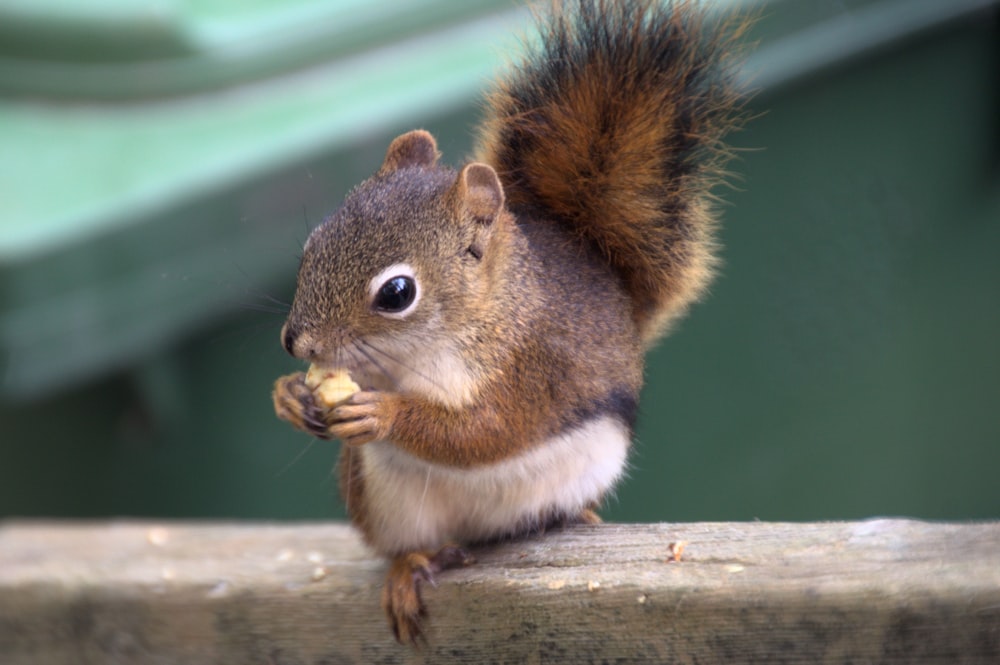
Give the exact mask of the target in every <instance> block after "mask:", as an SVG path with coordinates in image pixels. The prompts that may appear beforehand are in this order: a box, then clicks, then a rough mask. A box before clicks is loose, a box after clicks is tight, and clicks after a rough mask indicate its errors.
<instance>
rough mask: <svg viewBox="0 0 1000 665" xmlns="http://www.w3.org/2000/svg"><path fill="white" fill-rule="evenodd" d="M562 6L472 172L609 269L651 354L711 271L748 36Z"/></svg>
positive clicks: (630, 5) (622, 10) (677, 15)
mask: <svg viewBox="0 0 1000 665" xmlns="http://www.w3.org/2000/svg"><path fill="white" fill-rule="evenodd" d="M567 4H568V5H569V6H567V7H562V6H557V7H555V8H554V9H553V12H554V14H553V16H552V17H551V18H550V19H549V20H547V21H545V22H544V23H541V25H542V31H543V34H542V39H541V40H540V42H539V44H538V45H537V46H535V47H534V49H533V50H529V53H528V55H527V56H526V58H525V60H524V61H523V62H522V63H521V64H520V65H519V66H518V67H516V68H514V69H513V71H512V72H511V73H510V74H509V75H508V76H507V77H506V79H501V80H500V81H499V82H498V83H497V85H496V87H495V89H494V90H493V92H492V93H491V94H490V96H489V98H488V102H487V111H486V118H485V120H484V123H483V125H482V129H481V133H480V145H479V149H478V154H477V159H479V160H480V161H483V162H485V163H487V164H489V165H491V166H492V167H493V168H494V169H496V171H497V173H498V174H499V176H500V180H501V182H502V184H503V188H504V193H505V196H506V202H507V205H508V207H509V208H510V209H511V210H512V212H514V213H515V214H518V213H519V212H523V213H527V214H530V216H531V217H532V218H533V219H535V220H538V219H544V220H551V221H553V222H555V223H558V224H560V225H562V226H563V227H565V228H566V229H567V230H569V231H570V232H571V234H572V235H574V236H576V237H578V238H579V239H581V240H583V241H584V242H589V243H591V244H592V245H593V246H595V247H596V248H597V249H598V250H599V252H600V253H601V254H602V255H604V256H605V258H606V259H607V261H608V262H609V263H610V265H611V267H612V268H613V270H614V271H615V272H616V273H617V274H618V275H619V277H620V279H621V281H622V284H623V286H624V288H625V290H626V292H627V293H628V294H629V296H630V298H631V301H632V303H633V318H634V320H635V323H636V325H637V326H638V329H639V333H640V336H641V338H642V339H643V341H644V343H645V344H646V345H647V346H648V345H650V344H651V343H652V342H653V341H655V340H656V339H657V338H658V337H659V336H660V335H661V334H662V333H663V332H664V331H665V330H666V328H667V326H668V325H669V323H670V322H671V321H672V320H673V319H675V318H676V317H677V316H679V315H680V314H682V313H683V312H684V311H685V310H686V308H687V306H688V305H689V304H690V303H691V302H693V301H694V300H696V299H697V298H698V297H699V296H700V295H701V294H702V293H703V291H704V290H705V288H706V286H707V284H708V282H709V280H710V278H711V276H712V273H713V268H714V266H715V264H716V259H715V258H714V255H713V250H714V240H713V232H714V226H715V212H714V210H713V207H714V206H713V197H712V194H711V188H712V187H713V185H715V184H717V183H718V181H719V180H720V178H721V176H722V174H723V172H722V169H723V167H724V164H725V161H726V159H727V157H728V152H727V150H726V149H725V147H724V146H723V145H722V143H721V139H722V137H723V135H724V134H725V133H726V132H727V131H729V130H730V129H732V128H733V127H734V126H735V125H736V124H738V115H739V107H740V102H739V96H738V94H737V92H736V90H735V85H734V84H733V75H732V70H733V67H732V63H733V62H734V61H735V57H736V55H737V50H736V49H735V48H734V44H735V42H736V39H737V38H738V36H739V32H740V25H739V24H736V25H727V24H725V23H723V24H719V23H718V22H717V21H716V20H715V19H712V18H711V17H710V16H708V15H707V10H706V9H705V8H704V7H702V6H701V5H700V4H698V3H694V2H690V1H686V0H680V1H675V2H672V3H669V4H666V5H664V4H662V3H660V2H655V1H650V0H623V1H612V0H597V1H596V2H570V3H567Z"/></svg>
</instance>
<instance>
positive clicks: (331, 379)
mask: <svg viewBox="0 0 1000 665" xmlns="http://www.w3.org/2000/svg"><path fill="white" fill-rule="evenodd" d="M305 383H306V386H307V387H308V388H309V389H310V390H312V391H313V395H314V396H315V397H316V401H317V402H319V403H320V405H322V406H325V407H326V408H328V409H329V408H331V407H333V406H335V405H337V404H339V403H340V402H343V401H344V400H345V399H347V398H348V397H350V396H351V395H353V394H354V393H356V392H358V391H359V390H361V386H359V385H358V384H356V383H354V381H352V380H351V375H350V374H348V373H347V371H346V370H343V369H324V368H322V367H317V366H316V365H310V367H309V371H308V372H306V381H305Z"/></svg>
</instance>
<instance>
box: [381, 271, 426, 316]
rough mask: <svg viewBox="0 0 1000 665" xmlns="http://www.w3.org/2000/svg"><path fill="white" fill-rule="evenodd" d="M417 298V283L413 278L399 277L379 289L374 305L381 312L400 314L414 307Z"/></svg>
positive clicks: (391, 279) (388, 281)
mask: <svg viewBox="0 0 1000 665" xmlns="http://www.w3.org/2000/svg"><path fill="white" fill-rule="evenodd" d="M416 297H417V283H416V282H414V281H413V278H412V277H408V276H405V275H399V276H397V277H392V278H390V279H389V280H387V281H386V282H385V283H384V284H383V285H382V286H381V287H379V290H378V291H377V292H376V293H375V300H374V303H373V304H374V305H375V309H377V310H379V311H380V312H387V313H399V312H402V311H403V310H405V309H407V308H408V307H409V306H410V305H412V304H413V301H414V300H416Z"/></svg>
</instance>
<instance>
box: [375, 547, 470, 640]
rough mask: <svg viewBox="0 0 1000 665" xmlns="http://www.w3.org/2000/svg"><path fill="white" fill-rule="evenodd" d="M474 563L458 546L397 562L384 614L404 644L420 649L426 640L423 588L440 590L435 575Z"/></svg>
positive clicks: (384, 600)
mask: <svg viewBox="0 0 1000 665" xmlns="http://www.w3.org/2000/svg"><path fill="white" fill-rule="evenodd" d="M472 563H475V559H474V558H473V557H472V555H471V554H469V552H468V551H467V550H466V549H464V548H462V547H459V546H457V545H445V546H444V547H442V548H441V549H439V550H438V551H437V552H408V553H406V554H401V555H399V556H397V557H396V558H394V559H393V561H392V564H391V565H390V566H389V572H388V573H387V574H386V577H385V586H384V587H383V588H382V610H383V611H384V612H385V615H386V618H387V619H388V621H389V625H390V627H391V628H392V633H393V635H395V636H396V640H397V641H398V642H399V643H400V644H410V645H413V646H417V645H419V644H420V643H421V642H422V641H423V640H424V630H423V623H424V619H425V618H426V617H427V606H426V604H425V603H424V601H423V596H422V594H421V592H420V587H421V585H422V584H423V583H425V582H426V583H428V584H430V585H431V586H437V582H436V580H435V575H437V574H438V573H440V572H441V571H444V570H448V569H450V568H458V567H461V566H468V565H470V564H472Z"/></svg>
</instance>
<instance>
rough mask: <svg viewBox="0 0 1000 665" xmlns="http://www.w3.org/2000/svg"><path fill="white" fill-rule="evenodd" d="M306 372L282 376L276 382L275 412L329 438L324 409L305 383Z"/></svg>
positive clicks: (297, 424)
mask: <svg viewBox="0 0 1000 665" xmlns="http://www.w3.org/2000/svg"><path fill="white" fill-rule="evenodd" d="M305 380H306V375H305V373H304V372H296V373H295V374H289V375H287V376H282V377H280V378H279V379H278V380H277V381H275V382H274V392H272V393H271V397H272V399H273V400H274V412H275V414H277V416H278V417H279V418H281V419H282V420H285V421H288V422H289V423H291V424H292V426H293V427H295V428H296V429H299V430H302V431H303V432H306V433H307V434H312V435H313V436H318V437H320V438H323V439H325V438H329V435H328V434H327V431H326V430H327V425H326V423H325V422H323V410H322V409H321V408H320V407H319V405H317V404H316V400H315V398H314V397H313V394H312V390H311V389H310V388H309V386H307V385H306V383H305Z"/></svg>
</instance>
